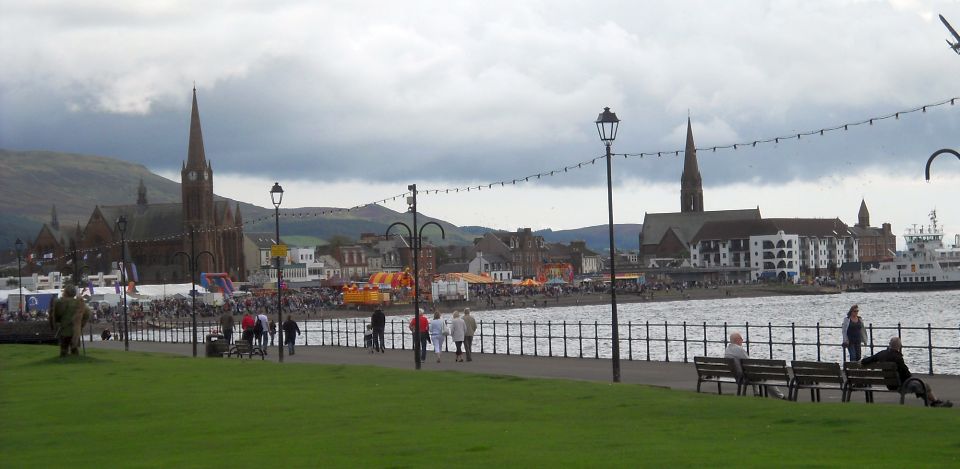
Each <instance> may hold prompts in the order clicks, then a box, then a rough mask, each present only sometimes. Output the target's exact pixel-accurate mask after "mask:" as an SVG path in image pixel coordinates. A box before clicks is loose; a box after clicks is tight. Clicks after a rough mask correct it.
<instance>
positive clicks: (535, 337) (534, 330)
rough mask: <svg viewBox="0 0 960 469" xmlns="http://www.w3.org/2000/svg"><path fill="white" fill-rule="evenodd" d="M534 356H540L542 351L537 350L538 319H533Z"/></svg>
mask: <svg viewBox="0 0 960 469" xmlns="http://www.w3.org/2000/svg"><path fill="white" fill-rule="evenodd" d="M533 356H535V357H539V356H540V353H539V352H538V351H537V321H536V320H534V321H533Z"/></svg>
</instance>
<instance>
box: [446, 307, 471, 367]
mask: <svg viewBox="0 0 960 469" xmlns="http://www.w3.org/2000/svg"><path fill="white" fill-rule="evenodd" d="M466 331H467V324H466V323H464V322H463V319H460V311H454V312H453V321H451V322H450V336H451V337H453V342H454V343H455V344H457V361H458V362H462V361H463V351H462V348H463V336H464V335H465V334H466Z"/></svg>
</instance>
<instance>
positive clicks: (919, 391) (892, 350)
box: [860, 337, 953, 407]
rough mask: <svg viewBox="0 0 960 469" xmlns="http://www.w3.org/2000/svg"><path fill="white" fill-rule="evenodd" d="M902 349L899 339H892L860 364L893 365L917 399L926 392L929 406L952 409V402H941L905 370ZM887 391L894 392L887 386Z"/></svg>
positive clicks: (908, 389)
mask: <svg viewBox="0 0 960 469" xmlns="http://www.w3.org/2000/svg"><path fill="white" fill-rule="evenodd" d="M902 348H903V345H902V343H901V342H900V338H899V337H893V338H891V339H890V346H889V347H887V349H886V350H883V351H881V352H880V353H877V354H875V355H873V356H870V357H867V358H864V359H863V361H861V362H860V363H861V364H863V365H864V366H867V365H869V364H871V363H894V364H896V365H897V375H899V376H900V382H901V383H904V384H906V386H907V391H910V392H912V393H915V394H916V395H917V397H920V398H923V397H924V390H926V397H927V401H929V402H930V405H931V406H933V407H953V402H950V401H941V400H940V399H937V397H936V396H935V395H934V394H933V389H930V385H929V384H926V383H924V382H923V381H922V380H920V378H917V377H914V376H913V374H912V373H910V369H909V368H907V364H906V363H904V362H903V353H902V352H901V349H902ZM887 388H888V389H891V390H895V389H896V388H895V387H893V386H887Z"/></svg>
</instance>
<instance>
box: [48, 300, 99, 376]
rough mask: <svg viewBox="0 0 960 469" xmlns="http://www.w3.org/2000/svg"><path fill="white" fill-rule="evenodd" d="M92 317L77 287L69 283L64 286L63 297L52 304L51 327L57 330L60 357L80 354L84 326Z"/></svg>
mask: <svg viewBox="0 0 960 469" xmlns="http://www.w3.org/2000/svg"><path fill="white" fill-rule="evenodd" d="M89 319H90V310H89V309H87V305H86V303H84V302H83V300H81V299H78V298H77V287H75V286H73V285H67V286H66V287H64V288H63V298H60V299H56V300H54V302H53V303H52V304H51V305H50V328H51V329H53V330H55V331H56V335H57V338H58V341H59V343H60V357H61V358H63V357H66V356H67V352H69V353H70V355H79V354H80V351H79V348H80V341H81V340H82V338H81V335H82V334H83V326H85V325H86V324H87V321H88V320H89Z"/></svg>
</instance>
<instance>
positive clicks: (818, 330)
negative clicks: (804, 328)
mask: <svg viewBox="0 0 960 469" xmlns="http://www.w3.org/2000/svg"><path fill="white" fill-rule="evenodd" d="M817 361H820V321H817Z"/></svg>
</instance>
